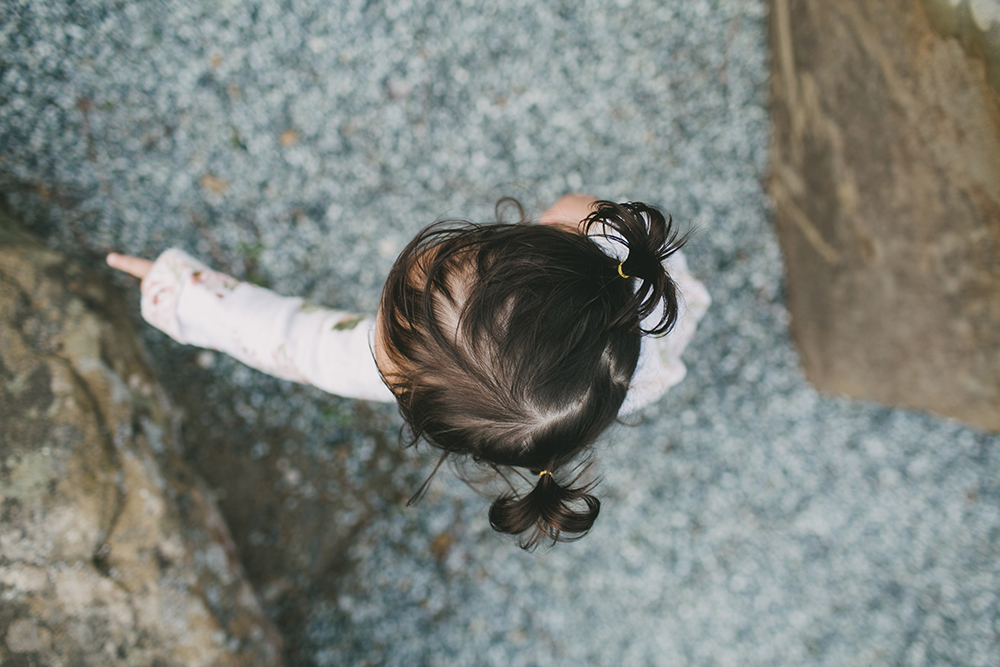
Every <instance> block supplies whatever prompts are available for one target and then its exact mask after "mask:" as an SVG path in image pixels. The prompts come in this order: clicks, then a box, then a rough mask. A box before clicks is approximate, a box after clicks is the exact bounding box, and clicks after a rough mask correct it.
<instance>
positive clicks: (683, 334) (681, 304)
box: [590, 231, 712, 415]
mask: <svg viewBox="0 0 1000 667" xmlns="http://www.w3.org/2000/svg"><path fill="white" fill-rule="evenodd" d="M590 238H591V239H593V241H594V242H595V243H597V244H598V245H599V246H601V249H602V250H604V252H605V253H607V254H608V255H609V256H611V257H615V258H616V259H619V260H624V259H625V257H626V256H627V254H628V251H627V249H626V248H625V247H624V246H623V245H621V244H619V243H617V242H615V241H612V240H611V239H610V238H608V237H606V236H604V235H603V234H602V233H601V232H600V231H595V232H591V234H590ZM663 267H664V268H665V269H666V270H667V273H668V274H669V275H670V277H671V278H673V280H674V282H675V283H676V284H677V289H678V299H677V306H678V310H679V312H678V316H677V323H676V324H675V325H674V328H673V329H671V330H670V331H669V332H668V333H667V334H665V335H663V336H643V338H642V348H641V349H640V351H639V363H638V364H637V365H636V367H635V374H634V375H633V376H632V382H631V384H629V389H628V394H627V395H626V396H625V402H624V403H623V404H622V407H621V410H619V414H622V415H628V414H632V413H634V412H637V411H639V410H641V409H642V408H644V407H646V406H647V405H649V404H651V403H653V402H655V401H657V400H659V399H660V398H661V397H662V396H663V395H664V394H666V393H667V391H668V390H669V389H670V388H671V387H673V386H674V385H676V384H678V383H679V382H680V381H681V380H683V379H684V376H685V375H687V367H686V366H685V365H684V362H683V361H681V355H682V354H683V353H684V349H685V348H686V347H687V346H688V343H690V342H691V338H692V337H694V332H695V329H696V328H697V326H698V321H699V320H701V318H702V316H703V315H704V314H705V311H706V310H708V307H709V305H711V303H712V299H711V297H710V296H709V295H708V290H706V289H705V286H704V285H703V284H702V283H701V281H699V280H698V279H697V278H695V277H694V276H693V275H691V273H690V271H688V265H687V259H686V258H685V257H684V253H683V252H681V251H677V252H675V253H674V254H672V255H671V256H670V257H668V258H667V260H666V261H665V262H664V263H663ZM661 312H662V311H660V310H656V311H654V312H653V313H651V314H650V315H649V316H648V317H647V318H646V320H645V321H644V323H645V324H646V325H651V324H653V323H655V322H657V321H658V320H659V318H660V315H661Z"/></svg>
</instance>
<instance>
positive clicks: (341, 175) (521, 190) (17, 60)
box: [0, 0, 1000, 667]
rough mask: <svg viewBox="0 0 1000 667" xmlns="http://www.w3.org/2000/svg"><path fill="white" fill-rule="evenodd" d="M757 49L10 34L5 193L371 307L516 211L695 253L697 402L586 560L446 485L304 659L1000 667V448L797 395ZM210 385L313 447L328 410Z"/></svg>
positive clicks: (618, 30)
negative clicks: (403, 256) (448, 247)
mask: <svg viewBox="0 0 1000 667" xmlns="http://www.w3.org/2000/svg"><path fill="white" fill-rule="evenodd" d="M765 28H766V16H765V6H764V4H763V3H761V2H747V1H744V0H716V1H711V2H709V1H705V0H692V1H686V2H680V1H677V2H673V1H664V0H618V1H616V2H613V1H609V0H601V1H597V0H584V1H579V2H573V3H570V2H553V3H538V2H525V1H517V0H511V1H503V2H492V3H489V2H478V3H474V2H462V1H434V2H430V1H427V0H396V1H395V2H382V1H379V0H367V1H365V2H361V1H360V0H322V1H319V0H286V1H285V2H279V1H277V0H260V1H258V2H248V1H243V0H228V1H226V2H218V3H201V2H195V1H193V0H165V1H161V2H134V3H117V2H112V1H111V0H83V1H79V2H75V3H63V2H55V1H52V2H42V1H35V2H24V1H23V0H7V1H6V2H4V3H3V5H2V6H0V187H2V189H3V190H4V191H5V192H6V193H7V203H8V206H9V208H10V209H11V210H12V211H13V212H14V213H16V214H17V215H18V216H20V217H21V218H22V219H24V220H25V221H26V222H28V223H29V224H30V225H31V226H32V227H33V228H34V229H35V230H36V231H38V232H39V233H41V234H43V235H44V236H45V237H46V238H47V239H48V240H49V242H50V243H51V244H52V245H53V246H57V247H60V248H63V249H67V250H70V251H74V252H76V253H77V254H80V255H89V256H91V257H94V258H96V257H97V256H98V255H99V253H102V252H105V251H107V250H110V249H117V250H120V251H124V252H131V253H136V254H145V255H153V254H155V253H157V252H159V251H161V250H163V249H165V248H166V247H169V246H171V245H178V246H181V247H183V248H185V249H187V250H189V251H191V252H193V253H195V254H197V255H200V256H202V257H204V258H206V259H207V260H209V261H210V262H213V263H214V264H216V265H217V266H218V268H221V269H225V270H228V271H231V272H234V273H236V274H238V275H241V276H247V277H251V278H253V279H255V280H257V281H260V282H265V283H267V284H269V285H270V286H271V287H273V288H274V289H276V290H278V291H280V292H284V293H295V294H302V295H305V296H308V297H309V298H311V299H314V300H316V301H320V302H325V303H329V304H332V305H339V306H343V307H348V308H357V309H363V310H371V309H372V308H373V307H374V305H375V303H376V300H377V297H378V290H379V288H380V284H381V281H382V279H383V277H384V275H385V273H386V271H387V269H388V267H389V266H390V264H391V262H392V259H393V258H394V256H395V254H396V252H398V250H399V249H400V248H401V247H402V245H403V244H404V243H405V242H406V241H407V240H408V239H409V238H410V237H411V236H412V235H413V234H414V233H415V232H416V231H417V230H418V229H419V228H420V227H422V226H423V225H425V224H426V223H428V222H430V221H432V220H434V219H436V218H438V217H464V218H470V219H474V220H482V219H486V218H488V217H489V216H490V214H491V207H492V204H493V202H494V201H495V200H496V199H497V197H499V196H501V195H514V196H517V197H519V198H520V199H522V200H523V201H524V202H525V203H526V204H527V205H529V207H532V210H533V211H534V212H535V213H538V212H539V211H541V210H542V209H544V207H545V206H546V205H547V204H548V203H550V202H551V201H553V200H554V199H555V198H556V197H557V196H558V195H560V194H562V193H563V192H566V191H568V190H583V191H589V192H594V193H596V194H598V195H602V196H606V197H612V198H615V197H621V198H631V199H637V200H643V201H649V202H652V203H657V204H660V205H662V206H664V207H666V208H667V209H668V210H670V211H671V212H672V213H673V214H674V215H675V217H676V218H677V219H679V220H680V221H682V223H683V224H684V225H688V226H693V227H695V228H696V229H697V233H696V235H695V236H694V238H693V240H692V241H691V243H690V245H689V247H688V250H687V254H688V257H689V260H690V264H691V266H692V268H693V270H694V272H695V273H696V274H697V275H698V276H699V277H701V278H702V279H703V280H704V281H705V283H706V285H707V286H708V288H709V291H710V292H711V294H712V296H713V298H714V299H715V303H714V305H713V307H712V309H711V310H710V311H709V313H708V315H707V316H706V318H705V320H704V321H703V323H702V325H701V327H700V328H699V332H698V335H697V337H696V338H695V341H694V343H693V344H692V346H691V347H690V348H689V350H688V352H687V354H686V360H687V361H688V364H689V375H688V377H687V379H686V380H685V381H684V382H683V383H682V384H681V385H680V386H678V387H677V388H676V389H675V390H673V391H672V392H671V393H670V394H669V395H668V396H667V397H666V398H665V399H664V400H663V401H662V402H661V403H660V404H658V405H657V406H655V407H654V408H653V409H650V410H648V411H647V414H646V418H645V420H644V421H643V422H642V423H641V424H639V425H638V426H635V427H634V428H624V427H622V428H620V429H619V430H617V431H615V432H614V433H612V434H610V436H609V438H608V439H607V441H606V442H605V443H604V444H602V446H601V447H600V449H599V452H598V463H599V468H598V470H599V471H600V473H601V474H603V481H602V482H601V485H600V486H599V487H598V488H599V492H600V494H601V495H602V497H603V499H604V506H603V510H602V514H601V517H600V519H599V520H598V523H597V524H596V526H595V529H594V530H593V531H592V533H591V534H590V535H589V536H587V537H586V538H584V539H583V540H582V541H580V542H577V543H574V544H569V545H559V546H557V547H556V548H554V549H551V550H548V549H544V548H543V549H540V550H538V551H537V552H535V553H534V554H527V553H524V552H521V551H520V550H518V549H517V548H516V546H514V545H513V544H512V543H511V542H510V541H509V540H505V539H501V538H499V537H497V536H495V535H494V534H493V533H492V531H491V530H490V529H489V526H488V523H487V520H486V509H487V505H488V503H487V501H486V500H484V499H483V498H481V497H479V496H478V495H476V494H475V493H474V492H473V491H472V490H470V489H469V488H467V487H466V486H464V485H463V484H461V483H460V482H457V481H454V479H453V478H452V477H450V476H448V475H442V476H439V477H438V478H437V480H436V481H435V482H434V486H433V487H432V490H431V492H430V494H429V495H428V497H427V498H426V499H425V500H424V502H423V503H422V504H421V505H419V506H418V507H417V508H416V509H408V510H407V509H404V508H402V507H398V509H395V510H394V511H389V512H386V513H385V515H384V516H383V517H382V518H381V519H380V520H378V521H374V522H372V523H371V524H370V525H368V526H367V527H366V528H365V529H364V530H363V531H361V532H360V535H359V537H358V539H357V543H356V545H355V546H354V547H353V552H354V553H353V557H354V563H355V564H354V566H353V568H352V569H351V570H350V572H349V574H348V575H347V576H345V577H344V579H343V581H342V582H341V583H340V584H339V588H338V593H337V595H336V596H334V597H333V598H328V599H323V600H317V601H316V602H315V604H313V605H312V606H310V607H309V608H308V609H305V610H303V618H305V619H306V620H305V621H304V622H303V623H302V624H301V626H300V627H298V628H295V629H294V630H292V631H289V630H288V629H286V633H289V634H290V636H292V637H293V639H294V641H295V642H296V643H297V644H298V646H299V650H300V652H299V654H298V655H299V656H300V657H299V658H298V660H299V661H300V662H301V663H302V664H308V665H347V664H350V665H364V664H371V665H375V664H387V665H419V664H426V665H472V664H475V665H504V666H508V665H566V664H577V665H619V664H624V665H688V664H690V665H776V664H785V665H804V664H816V665H830V666H838V667H839V666H842V665H880V664H887V665H896V664H899V665H914V666H919V665H935V664H961V665H982V666H987V665H989V666H996V665H1000V598H998V595H1000V438H998V437H997V436H995V435H984V434H980V433H977V432H974V431H972V430H969V429H966V428H964V427H962V426H961V425H959V424H956V423H953V422H949V421H945V420H942V419H938V418H935V417H932V416H927V415H923V414H917V413H912V412H908V411H905V410H896V409H887V408H884V407H880V406H875V405H870V404H865V403H858V402H851V401H847V400H843V399H838V398H830V397H824V396H819V395H818V394H816V392H815V391H813V390H812V389H811V388H810V387H809V385H808V384H807V383H806V382H805V380H804V379H803V377H802V374H801V372H800V370H799V367H798V361H797V358H796V355H795V351H794V349H793V347H792V344H791V342H790V339H789V336H788V328H787V324H788V322H787V314H786V311H785V310H784V307H783V305H782V268H781V257H780V255H779V252H778V249H777V245H776V243H775V240H774V237H773V233H772V229H771V226H770V222H769V218H768V206H767V202H766V199H765V197H764V195H763V192H762V189H761V185H760V181H761V178H762V176H763V175H764V173H765V170H766V149H767V143H768V119H767V110H766V77H767V53H766V40H765ZM147 336H148V341H149V342H150V345H151V347H152V349H153V351H154V355H155V356H156V358H157V359H158V360H160V362H161V363H166V360H167V359H168V358H170V354H171V347H170V346H171V345H172V343H169V342H167V341H165V340H163V337H162V336H160V335H159V334H157V333H156V332H149V333H148V334H147ZM214 372H216V373H218V376H219V377H221V378H224V379H225V382H228V383H229V384H230V385H231V386H232V387H233V388H234V390H236V391H239V392H246V395H247V396H248V397H249V398H248V399H247V400H248V405H249V406H253V407H257V406H260V405H261V404H262V403H266V404H267V407H268V410H269V412H268V414H269V415H270V416H269V417H268V419H271V420H273V421H275V422H276V423H277V422H280V421H281V420H282V419H289V420H293V421H294V424H293V426H294V427H295V428H297V429H299V430H301V431H304V432H309V431H310V429H314V428H315V429H319V428H322V427H323V425H322V418H321V416H320V415H319V413H320V412H321V410H319V409H318V408H315V407H314V406H315V404H316V402H317V401H318V400H319V398H317V397H316V395H315V394H314V393H310V392H289V391H286V390H285V389H283V387H285V385H284V384H282V383H278V384H275V383H274V382H273V381H271V380H268V379H266V378H262V377H261V376H259V375H258V374H256V373H254V372H252V371H248V370H240V369H238V367H237V366H236V365H235V364H234V363H232V362H228V361H226V360H221V359H220V360H218V361H217V363H216V365H215V367H214ZM275 387H277V389H276V388H275ZM285 395H288V401H289V404H288V405H287V407H283V406H282V404H281V399H282V398H283V397H284V396H285ZM209 408H210V406H208V407H207V410H209ZM248 410H249V408H248ZM250 411H252V410H250ZM209 414H210V410H209ZM365 449H366V448H365V447H359V448H358V449H357V451H353V452H351V453H350V455H349V457H348V460H347V462H346V465H357V462H356V461H354V460H353V459H355V458H359V459H360V458H363V457H364V456H366V454H365ZM369 454H370V452H369ZM420 472H421V471H420V470H417V471H410V473H407V475H406V476H405V479H406V480H409V479H411V478H414V477H417V478H418V477H419V473H420ZM411 473H412V474H411ZM300 502H308V497H306V496H303V499H302V500H301V501H300ZM440 535H448V536H449V538H448V539H450V540H451V541H450V548H443V549H442V548H441V543H440V542H438V543H437V547H438V548H437V549H436V550H435V553H437V555H438V556H439V557H438V558H435V557H433V556H431V555H430V554H431V551H432V549H431V545H432V543H433V542H434V538H435V536H440Z"/></svg>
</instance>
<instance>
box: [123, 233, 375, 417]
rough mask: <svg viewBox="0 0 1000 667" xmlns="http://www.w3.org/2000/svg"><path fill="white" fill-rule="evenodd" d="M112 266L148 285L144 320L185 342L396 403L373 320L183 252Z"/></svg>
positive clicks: (344, 392)
mask: <svg viewBox="0 0 1000 667" xmlns="http://www.w3.org/2000/svg"><path fill="white" fill-rule="evenodd" d="M107 262H108V265H109V266H111V267H113V268H115V269H118V270H120V271H123V272H125V273H128V274H130V275H133V276H135V277H136V278H140V279H141V280H142V288H141V291H142V316H143V318H145V320H146V321H147V322H149V323H150V324H152V325H153V326H155V327H156V328H158V329H160V330H161V331H163V332H164V333H166V334H167V335H169V336H170V337H171V338H173V339H174V340H176V341H178V342H180V343H186V344H190V345H197V346H198V347H205V348H210V349H214V350H218V351H220V352H225V353H226V354H229V355H230V356H232V357H235V358H236V359H239V360H240V361H242V362H243V363H245V364H247V365H249V366H252V367H254V368H256V369H258V370H261V371H264V372H265V373H269V374H271V375H274V376H276V377H280V378H283V379H286V380H293V381H295V382H302V383H306V384H312V385H315V386H316V387H319V388H320V389H323V390H325V391H328V392H330V393H334V394H338V395H341V396H347V397H351V398H364V399H369V400H377V401H387V402H388V401H393V400H394V398H393V395H392V392H390V391H389V389H388V388H387V387H386V386H385V385H384V384H383V383H382V380H381V377H380V376H379V374H378V369H377V368H376V366H375V361H374V359H373V358H372V354H371V348H370V343H369V331H370V330H371V328H372V325H373V323H374V318H372V317H362V316H358V315H353V314H350V313H345V312H342V311H337V310H330V309H327V308H321V307H318V306H314V305H312V304H310V303H308V302H306V301H303V300H302V299H300V298H292V297H283V296H279V295H277V294H275V293H274V292H271V291H270V290H267V289H264V288H262V287H258V286H256V285H251V284H250V283H246V282H242V281H239V280H236V279H235V278H233V277H231V276H228V275H226V274H224V273H219V272H218V271H213V270H211V269H210V268H208V267H207V266H205V265H204V264H202V263H201V262H199V261H198V260H196V259H194V258H192V257H190V256H189V255H187V254H185V253H184V252H182V251H180V250H177V249H170V250H167V251H166V252H164V253H163V254H162V255H160V257H159V258H157V260H156V261H155V262H151V261H149V260H148V259H143V258H140V257H130V256H127V255H120V254H117V253H112V254H110V255H108V258H107Z"/></svg>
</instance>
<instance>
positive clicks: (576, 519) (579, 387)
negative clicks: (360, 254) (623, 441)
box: [377, 201, 684, 549]
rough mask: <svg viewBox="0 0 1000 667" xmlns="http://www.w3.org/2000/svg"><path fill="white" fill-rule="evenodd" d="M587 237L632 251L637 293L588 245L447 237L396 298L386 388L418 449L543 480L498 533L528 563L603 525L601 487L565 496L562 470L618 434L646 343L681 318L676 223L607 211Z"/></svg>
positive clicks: (515, 504) (534, 234) (407, 274)
mask: <svg viewBox="0 0 1000 667" xmlns="http://www.w3.org/2000/svg"><path fill="white" fill-rule="evenodd" d="M503 204H504V202H503V201H501V203H500V204H498V212H499V209H500V207H501V205H503ZM515 205H516V204H515ZM517 206H518V208H519V209H520V206H519V205H517ZM582 231H584V232H591V233H593V232H596V233H599V234H602V235H604V236H606V237H607V238H610V239H612V240H615V241H618V242H620V243H621V244H623V245H625V246H626V247H627V248H628V257H627V259H626V260H625V261H624V262H623V263H622V264H621V267H620V268H621V273H624V274H625V275H626V276H628V278H627V279H623V278H622V277H621V274H620V272H619V261H618V260H616V259H614V258H612V257H610V256H609V255H607V254H605V252H604V251H602V250H601V248H600V246H598V244H597V243H596V242H595V241H594V240H593V239H592V238H590V237H589V236H587V235H586V234H585V233H580V234H577V233H573V232H570V231H566V230H564V229H560V228H557V227H552V226H545V225H536V224H527V223H525V222H524V221H523V220H522V222H519V223H518V224H501V223H496V224H486V225H477V224H473V223H468V222H439V223H435V224H433V225H431V226H429V227H427V228H426V229H424V230H423V231H421V232H420V233H419V234H418V235H417V236H416V238H414V239H413V241H411V242H410V243H409V245H407V247H406V248H405V249H404V250H403V252H402V254H401V255H400V256H399V258H398V259H397V260H396V262H395V264H394V265H393V268H392V270H391V271H390V273H389V277H388V279H387V281H386V285H385V289H384V291H383V294H382V301H381V319H380V326H379V331H378V332H377V335H378V336H380V340H381V342H382V350H383V353H384V355H385V359H387V360H388V362H389V363H388V364H384V365H385V366H390V365H391V366H392V368H391V370H388V369H387V368H382V373H383V377H384V379H385V381H386V382H387V384H388V385H389V386H390V387H391V388H392V390H393V393H394V394H395V395H396V398H397V400H398V403H399V410H400V413H401V414H402V416H403V418H404V420H405V421H406V424H407V426H408V429H409V432H410V436H411V438H412V442H416V441H417V440H419V439H420V438H423V439H425V440H426V441H427V442H429V443H430V444H431V445H433V446H435V447H438V448H440V449H442V450H443V454H442V460H443V459H444V458H445V457H447V456H449V455H455V454H463V455H468V456H470V457H471V458H472V459H473V460H474V461H475V462H477V463H480V464H482V465H486V466H489V467H492V468H494V469H496V470H502V469H503V468H507V467H510V468H515V469H517V468H523V469H526V470H527V471H530V472H531V473H533V474H534V475H536V476H537V481H536V482H535V484H534V488H533V489H532V490H531V491H530V492H529V493H527V494H524V495H518V494H515V493H505V494H502V495H501V496H500V497H499V498H497V499H496V500H495V501H494V503H493V506H492V507H491V508H490V523H491V525H492V526H493V528H494V529H496V530H498V531H501V532H504V533H511V534H515V535H521V536H522V540H521V545H522V546H523V547H525V548H527V549H531V548H533V547H534V546H536V545H537V544H538V543H539V541H540V540H542V539H543V538H546V537H548V538H551V539H552V540H553V541H558V540H571V539H577V538H579V537H582V536H583V535H584V534H585V533H586V532H587V531H588V530H589V529H590V527H591V526H592V525H593V523H594V520H595V519H596V518H597V514H598V512H599V511H600V501H598V499H597V498H595V497H594V496H593V495H591V494H590V491H591V490H592V487H593V484H589V485H580V486H577V482H578V480H579V476H577V477H575V478H574V479H571V480H569V481H567V482H565V483H560V482H559V481H558V480H557V474H558V471H560V469H562V468H563V467H564V466H566V465H567V464H569V463H570V462H571V461H572V460H573V459H574V458H576V457H577V456H578V455H579V454H580V453H581V452H582V451H584V450H585V449H587V448H588V447H590V446H591V445H592V444H593V443H594V442H595V441H596V440H597V438H598V437H599V436H600V435H601V433H602V432H603V431H604V430H605V429H607V427H608V426H610V425H611V424H612V423H613V422H614V421H615V420H616V418H617V416H618V410H619V409H620V408H621V405H622V402H623V401H624V400H625V395H626V393H627V392H628V387H629V382H630V381H631V379H632V374H633V373H634V372H635V367H636V363H637V361H638V359H639V349H640V342H641V336H642V334H644V333H647V334H653V335H661V334H664V333H666V332H667V331H669V330H670V328H671V327H672V326H673V324H674V322H675V321H676V319H677V294H676V288H675V285H674V283H673V281H672V280H671V278H670V276H669V275H667V272H666V271H665V270H664V268H663V260H665V259H666V258H667V257H669V256H670V254H671V253H673V252H674V251H676V250H677V249H678V248H680V247H681V245H682V244H683V242H684V239H683V238H678V234H677V231H676V230H675V229H674V228H673V226H672V223H671V219H670V218H669V216H667V217H665V216H664V215H663V214H662V213H661V212H660V211H659V210H658V209H656V208H654V207H651V206H647V205H645V204H640V203H625V204H616V203H613V202H608V201H601V202H597V204H596V205H595V210H594V212H593V213H592V214H591V215H590V216H589V217H588V218H587V219H586V220H585V221H584V223H583V224H582ZM661 305H662V312H661V315H660V317H659V318H655V320H656V321H655V322H654V323H653V325H652V326H649V327H648V328H646V329H641V328H640V327H641V323H642V322H643V320H644V319H645V318H647V316H649V315H651V314H652V313H654V312H655V311H656V310H657V308H658V307H661ZM544 471H548V472H549V473H552V474H544ZM540 473H542V474H540ZM425 485H426V483H425ZM422 488H423V487H422ZM418 494H419V492H418Z"/></svg>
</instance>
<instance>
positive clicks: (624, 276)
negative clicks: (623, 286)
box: [618, 262, 628, 280]
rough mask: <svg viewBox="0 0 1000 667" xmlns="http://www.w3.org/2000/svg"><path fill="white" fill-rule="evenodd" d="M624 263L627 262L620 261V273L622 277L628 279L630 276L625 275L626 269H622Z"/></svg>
mask: <svg viewBox="0 0 1000 667" xmlns="http://www.w3.org/2000/svg"><path fill="white" fill-rule="evenodd" d="M624 263H625V262H618V275H620V276H621V277H622V278H624V279H625V280H628V276H626V275H625V272H624V271H622V264H624Z"/></svg>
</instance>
